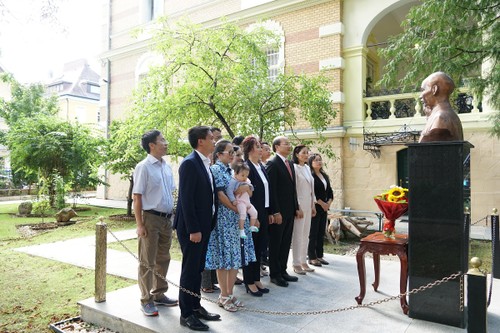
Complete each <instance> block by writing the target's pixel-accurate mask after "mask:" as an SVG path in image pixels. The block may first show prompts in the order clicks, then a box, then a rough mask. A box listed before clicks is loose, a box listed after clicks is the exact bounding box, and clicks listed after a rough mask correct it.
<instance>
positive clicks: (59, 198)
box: [54, 175, 66, 209]
mask: <svg viewBox="0 0 500 333" xmlns="http://www.w3.org/2000/svg"><path fill="white" fill-rule="evenodd" d="M54 182H55V190H56V198H55V207H56V208H57V209H63V208H64V207H66V188H65V186H64V179H63V178H62V177H61V176H59V175H54Z"/></svg>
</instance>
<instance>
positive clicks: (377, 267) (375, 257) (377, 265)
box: [372, 253, 380, 291]
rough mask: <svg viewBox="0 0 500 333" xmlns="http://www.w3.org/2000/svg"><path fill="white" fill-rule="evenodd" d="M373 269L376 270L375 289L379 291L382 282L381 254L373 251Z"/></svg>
mask: <svg viewBox="0 0 500 333" xmlns="http://www.w3.org/2000/svg"><path fill="white" fill-rule="evenodd" d="M373 269H374V270H375V282H373V284H372V286H373V290H375V291H377V289H378V284H379V282H380V254H378V253H373Z"/></svg>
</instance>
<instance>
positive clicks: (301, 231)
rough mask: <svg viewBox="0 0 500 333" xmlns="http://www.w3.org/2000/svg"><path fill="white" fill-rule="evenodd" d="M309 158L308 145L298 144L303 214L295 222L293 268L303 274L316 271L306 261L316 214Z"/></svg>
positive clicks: (299, 197)
mask: <svg viewBox="0 0 500 333" xmlns="http://www.w3.org/2000/svg"><path fill="white" fill-rule="evenodd" d="M308 158H309V149H307V147H306V146H304V145H298V146H297V147H295V149H294V150H293V156H292V160H293V162H294V168H295V184H296V189H297V200H298V202H299V210H300V211H302V214H297V215H296V217H295V222H294V224H293V234H292V252H293V270H294V272H295V273H296V274H301V275H305V274H306V272H314V269H313V268H311V267H309V266H308V265H307V262H306V255H307V246H308V244H309V231H310V228H311V218H312V217H313V216H315V215H316V207H315V203H316V197H315V196H314V179H313V177H312V174H311V169H310V168H309V166H308V165H307V163H306V162H307V159H308ZM299 216H301V217H299Z"/></svg>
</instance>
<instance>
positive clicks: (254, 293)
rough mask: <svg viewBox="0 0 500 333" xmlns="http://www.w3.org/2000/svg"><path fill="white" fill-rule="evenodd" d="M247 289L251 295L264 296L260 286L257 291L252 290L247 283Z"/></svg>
mask: <svg viewBox="0 0 500 333" xmlns="http://www.w3.org/2000/svg"><path fill="white" fill-rule="evenodd" d="M245 289H246V290H247V294H248V293H250V295H252V296H255V297H262V291H260V289H259V287H257V291H252V290H251V289H250V288H249V287H248V285H247V284H245Z"/></svg>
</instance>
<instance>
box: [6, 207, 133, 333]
mask: <svg viewBox="0 0 500 333" xmlns="http://www.w3.org/2000/svg"><path fill="white" fill-rule="evenodd" d="M90 208H91V209H90V210H88V211H81V212H78V215H79V217H78V218H76V219H77V220H78V222H77V223H76V224H74V225H70V226H64V227H59V228H57V229H52V230H50V231H47V232H44V233H41V234H38V235H36V236H33V237H29V238H25V237H22V235H20V234H19V233H18V229H17V228H16V225H19V224H32V223H39V222H41V221H42V220H41V218H39V217H15V214H16V212H17V204H12V205H11V204H7V205H0V258H2V265H0V276H1V279H0V318H2V319H1V320H0V332H5V333H11V332H50V330H49V328H48V325H49V324H51V323H55V322H57V321H61V320H64V319H67V318H70V317H75V316H78V315H79V309H78V305H77V302H78V301H81V300H83V299H86V298H90V297H93V296H94V271H93V270H88V269H83V268H79V267H75V266H72V265H68V264H64V263H61V262H57V261H53V260H49V259H45V258H41V257H36V256H31V255H28V254H25V253H21V252H17V251H15V250H14V249H15V248H18V247H22V246H28V245H36V244H42V243H49V242H54V241H60V240H64V239H71V238H78V237H84V236H90V235H94V234H95V224H96V223H97V222H98V217H99V216H105V217H106V216H109V215H112V214H123V213H125V210H124V209H109V208H97V207H90ZM54 213H55V212H54ZM53 221H55V218H53V217H46V218H44V222H53ZM105 221H106V223H107V224H108V226H109V228H110V229H112V230H116V231H117V230H124V229H131V228H134V226H135V222H133V221H132V222H124V221H107V220H106V219H105ZM135 283H136V282H135V281H134V280H129V279H124V278H119V277H114V276H110V275H108V277H107V281H106V285H107V290H108V291H113V290H116V289H120V288H124V287H127V286H130V285H133V284H135Z"/></svg>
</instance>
